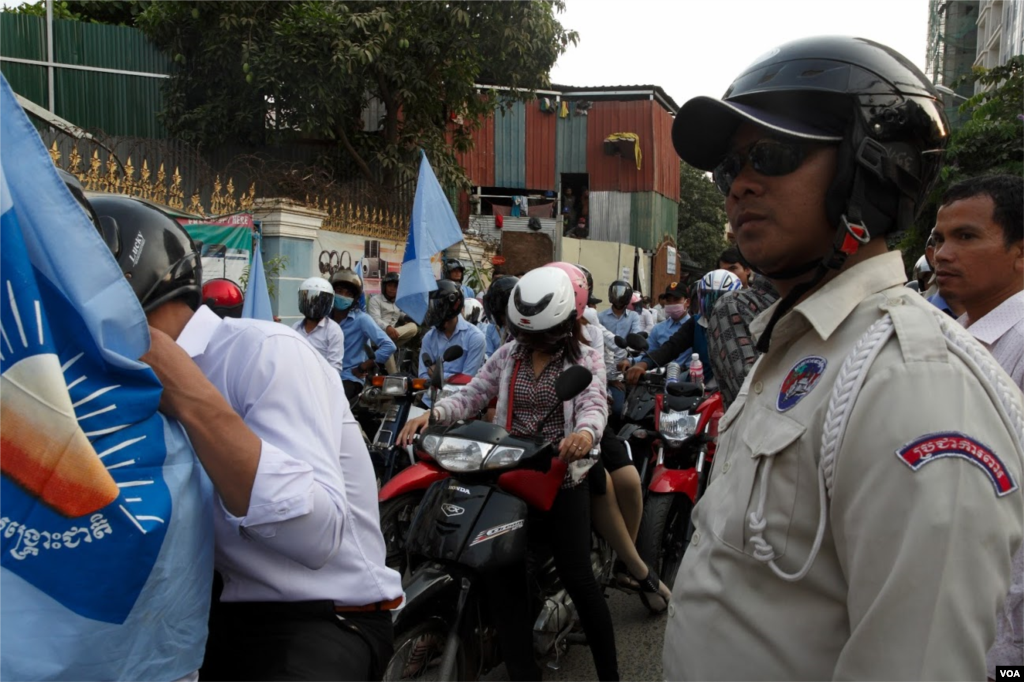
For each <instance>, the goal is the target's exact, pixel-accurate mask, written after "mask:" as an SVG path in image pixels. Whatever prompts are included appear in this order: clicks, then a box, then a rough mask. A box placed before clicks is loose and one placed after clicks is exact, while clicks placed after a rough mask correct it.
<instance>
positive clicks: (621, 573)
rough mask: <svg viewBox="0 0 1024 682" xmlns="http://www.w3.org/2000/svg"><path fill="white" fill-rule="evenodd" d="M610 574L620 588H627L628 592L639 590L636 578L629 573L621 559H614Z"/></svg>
mask: <svg viewBox="0 0 1024 682" xmlns="http://www.w3.org/2000/svg"><path fill="white" fill-rule="evenodd" d="M612 575H613V576H614V578H615V584H616V585H618V586H619V587H620V588H622V589H624V590H629V591H630V592H637V591H639V590H640V583H638V582H637V581H636V578H634V577H633V576H632V575H631V574H630V572H629V569H627V568H626V564H624V563H623V562H622V561H621V560H616V561H615V566H614V567H613V568H612Z"/></svg>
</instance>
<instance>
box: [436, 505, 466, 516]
mask: <svg viewBox="0 0 1024 682" xmlns="http://www.w3.org/2000/svg"><path fill="white" fill-rule="evenodd" d="M441 511H443V512H444V515H445V516H449V517H450V516H461V515H462V514H465V513H466V510H465V509H463V508H462V507H456V506H455V505H454V504H447V503H445V504H442V505H441Z"/></svg>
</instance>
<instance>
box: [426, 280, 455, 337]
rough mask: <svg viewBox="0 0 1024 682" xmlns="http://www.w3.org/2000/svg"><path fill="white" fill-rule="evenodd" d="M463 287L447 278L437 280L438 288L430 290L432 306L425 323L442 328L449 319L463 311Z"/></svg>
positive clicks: (428, 309) (428, 310)
mask: <svg viewBox="0 0 1024 682" xmlns="http://www.w3.org/2000/svg"><path fill="white" fill-rule="evenodd" d="M463 303H464V297H463V295H462V287H460V286H459V285H458V284H456V283H455V282H452V281H451V280H447V279H439V280H437V289H436V290H435V291H431V292H430V307H429V308H427V316H426V318H425V319H424V320H423V323H424V324H425V325H427V326H428V327H437V328H438V329H440V328H441V327H443V326H444V323H445V322H447V321H448V320H450V319H452V318H453V317H456V316H457V315H458V314H459V313H461V312H462V304H463Z"/></svg>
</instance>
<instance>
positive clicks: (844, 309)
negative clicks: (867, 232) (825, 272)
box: [750, 251, 907, 340]
mask: <svg viewBox="0 0 1024 682" xmlns="http://www.w3.org/2000/svg"><path fill="white" fill-rule="evenodd" d="M906 281H907V277H906V275H905V274H904V271H903V256H902V255H901V254H900V252H899V251H890V252H889V253H885V254H882V255H880V256H873V257H871V258H868V259H867V260H865V261H862V262H860V263H857V264H856V265H854V266H853V267H851V268H849V269H848V270H844V271H842V272H840V273H839V274H838V275H837V276H836V277H835V278H834V279H832V280H830V281H829V282H827V283H826V284H825V286H823V287H821V288H820V289H818V290H817V291H815V292H814V293H813V294H811V295H810V296H809V297H808V298H806V299H805V300H803V301H801V302H800V303H799V304H797V305H796V306H794V308H793V310H792V311H791V312H790V313H787V314H786V315H785V316H783V318H782V320H780V322H779V325H780V327H782V325H783V322H785V321H786V319H787V318H790V317H791V316H792V315H793V313H796V314H798V315H800V316H801V317H802V318H803V319H804V320H806V321H807V322H808V323H809V324H810V325H811V326H812V327H814V330H815V331H816V332H818V335H819V336H820V337H821V338H822V339H823V340H827V339H828V337H830V336H831V335H832V333H833V332H834V331H835V330H836V329H837V328H838V327H839V325H840V324H842V323H843V320H845V319H846V318H847V317H849V316H850V313H852V312H853V310H854V309H855V308H856V307H857V306H858V305H860V303H861V301H863V300H864V299H865V298H867V297H868V296H871V295H872V294H877V293H879V292H881V291H885V290H886V289H891V288H892V287H897V286H900V285H902V284H904V283H905V282H906ZM777 305H778V302H775V303H774V304H772V305H771V306H770V307H769V308H768V309H766V310H765V311H764V312H763V313H761V314H760V315H758V316H757V318H756V319H755V320H754V321H753V322H752V323H751V324H750V331H751V332H752V333H753V334H754V335H755V336H760V335H761V333H762V332H763V331H764V328H765V327H766V326H767V325H768V320H770V319H771V316H772V313H774V312H775V307H776V306H777ZM788 326H789V325H786V327H788Z"/></svg>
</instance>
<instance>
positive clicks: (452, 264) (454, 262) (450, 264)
mask: <svg viewBox="0 0 1024 682" xmlns="http://www.w3.org/2000/svg"><path fill="white" fill-rule="evenodd" d="M455 270H461V271H462V276H463V277H465V276H466V266H465V265H463V264H462V261H460V260H459V259H458V258H448V259H447V260H445V261H444V272H442V273H441V278H442V279H451V278H452V272H454V271H455Z"/></svg>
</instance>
